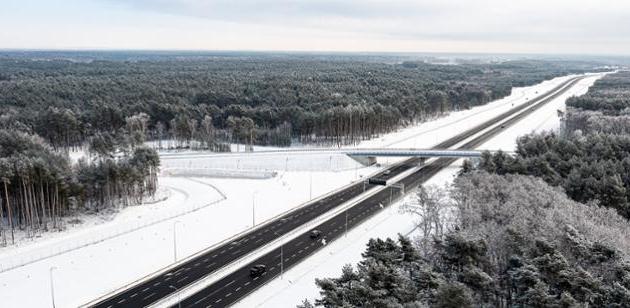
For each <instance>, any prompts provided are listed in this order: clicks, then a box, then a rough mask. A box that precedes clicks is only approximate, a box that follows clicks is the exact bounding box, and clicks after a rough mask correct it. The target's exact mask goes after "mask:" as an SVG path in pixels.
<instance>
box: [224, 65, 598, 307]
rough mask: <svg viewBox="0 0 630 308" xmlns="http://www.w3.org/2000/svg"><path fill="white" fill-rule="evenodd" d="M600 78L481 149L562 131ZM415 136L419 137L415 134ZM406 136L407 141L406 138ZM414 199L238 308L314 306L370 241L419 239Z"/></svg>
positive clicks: (449, 175) (442, 175)
mask: <svg viewBox="0 0 630 308" xmlns="http://www.w3.org/2000/svg"><path fill="white" fill-rule="evenodd" d="M598 78H601V75H596V76H593V77H589V78H586V79H584V80H582V81H580V82H579V83H578V84H577V85H576V86H574V87H573V88H572V89H571V90H569V91H568V92H567V93H566V94H563V95H561V96H560V97H558V98H556V99H554V100H553V101H552V102H550V103H549V104H548V105H546V106H544V107H543V108H540V109H539V110H537V111H535V112H534V113H532V114H531V115H529V116H528V117H527V118H525V119H524V120H522V121H520V122H518V123H516V124H515V125H514V126H512V127H510V128H507V129H506V130H505V131H504V132H502V133H501V134H499V135H498V136H496V137H495V138H492V139H491V140H489V141H488V142H486V143H485V144H483V145H482V146H481V147H480V148H483V149H502V150H506V151H512V150H514V149H515V146H516V138H517V136H520V135H523V134H527V133H530V132H532V131H541V130H552V129H557V128H558V127H559V124H560V122H559V119H558V117H557V110H558V109H560V110H564V102H565V101H566V99H567V98H568V97H570V96H573V95H582V94H584V93H586V92H587V91H588V87H590V86H591V85H592V84H593V83H594V82H595V80H597V79H598ZM410 134H412V135H413V133H410ZM402 138H406V137H404V136H403V137H402ZM406 142H409V141H406ZM412 142H413V141H412ZM462 161H463V160H458V161H456V162H455V163H454V164H453V165H451V166H449V167H448V168H446V169H444V170H442V171H441V172H439V173H438V174H437V175H436V176H434V177H432V178H431V179H430V180H429V181H428V182H427V185H441V186H442V185H445V184H448V183H450V182H452V180H453V179H454V178H455V176H456V174H457V172H458V171H459V168H460V166H461V163H462ZM412 199H413V196H407V197H406V198H404V199H402V200H400V201H399V202H397V203H396V204H395V205H393V206H392V207H391V208H389V209H387V210H385V211H383V212H381V213H379V214H377V215H375V216H374V217H372V218H371V219H369V220H368V221H366V222H365V223H363V224H362V225H361V226H359V227H358V228H355V229H353V230H352V231H350V232H349V233H348V236H347V237H344V238H340V239H339V240H337V241H335V242H332V243H329V244H328V245H327V246H326V247H325V248H323V249H322V250H320V251H319V252H317V253H315V254H314V255H312V256H311V257H309V258H308V259H307V260H306V261H304V262H302V263H300V264H298V265H296V266H295V267H293V268H292V269H290V270H288V271H286V272H285V273H284V277H283V279H274V280H273V281H271V282H269V283H268V284H266V285H265V286H263V287H262V288H260V289H259V290H257V291H255V292H253V293H252V294H251V295H250V296H248V297H246V298H244V299H243V300H241V301H240V302H238V303H237V304H236V305H235V307H295V305H297V304H298V303H300V302H301V301H302V300H303V299H305V298H308V299H310V300H311V302H312V301H313V299H314V298H316V297H318V292H319V290H318V289H317V287H316V286H315V279H316V278H323V277H337V276H339V275H340V274H341V268H342V267H343V265H345V264H353V265H354V264H356V263H357V262H358V261H360V260H361V253H362V252H363V251H364V250H365V245H366V243H367V241H368V240H369V239H370V238H374V237H380V238H386V237H391V238H395V237H396V236H397V235H398V234H399V233H402V234H410V235H412V236H413V233H412V232H413V230H414V227H415V226H414V219H415V218H414V217H412V216H410V215H407V214H401V213H400V212H399V208H400V206H401V205H402V204H405V203H406V202H411V200H412Z"/></svg>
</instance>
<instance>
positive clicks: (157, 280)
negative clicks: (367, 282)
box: [87, 78, 580, 308]
mask: <svg viewBox="0 0 630 308" xmlns="http://www.w3.org/2000/svg"><path fill="white" fill-rule="evenodd" d="M579 79H580V78H573V79H571V80H568V81H566V82H564V83H562V84H561V85H559V86H558V87H556V88H554V89H552V90H551V91H549V92H547V93H545V94H542V95H540V96H538V97H536V98H534V99H532V100H530V101H528V102H527V103H524V104H522V105H519V106H517V107H515V108H512V109H511V110H510V111H508V112H505V113H503V114H501V115H498V116H496V117H494V118H492V119H490V120H488V121H486V122H484V123H482V124H480V125H477V126H476V127H474V128H473V129H470V130H468V131H465V132H462V133H460V134H458V135H457V136H455V137H453V138H450V139H448V140H446V141H444V142H442V143H440V144H438V145H436V146H435V148H436V149H448V148H450V147H453V146H454V145H456V144H458V143H460V142H462V141H464V140H466V139H468V138H470V137H472V136H473V135H475V134H477V133H478V132H480V131H482V130H484V129H488V128H490V127H492V126H493V125H494V124H496V123H497V122H499V121H500V120H503V119H505V118H507V117H509V116H511V115H513V114H515V113H517V112H520V111H523V110H525V109H527V108H530V107H531V108H530V109H529V110H526V111H525V112H524V113H529V112H531V111H533V110H531V109H532V108H536V106H538V107H540V106H541V105H542V104H544V103H546V102H547V101H549V100H551V99H552V98H553V97H556V96H558V95H560V94H561V93H563V92H564V91H565V90H566V89H568V88H570V87H571V86H572V85H573V84H575V82H577V80H579ZM551 93H555V94H553V95H552V96H551V97H550V98H546V99H545V97H546V96H547V95H549V94H551ZM524 116H526V115H517V116H516V117H514V119H511V120H509V121H507V122H506V123H505V124H504V125H503V126H507V125H510V124H511V123H515V121H518V120H520V119H521V118H523V117H524ZM510 121H512V122H510ZM508 122H509V123H508ZM501 129H502V128H501V126H497V127H495V128H492V129H490V130H489V131H488V132H486V133H484V134H483V135H481V136H479V137H476V138H475V139H473V140H471V141H469V142H467V143H466V144H465V145H462V146H460V147H459V149H471V148H474V147H476V146H478V145H480V144H481V143H483V142H485V141H486V140H487V139H489V138H491V137H492V136H494V135H496V134H497V133H499V132H500V131H501ZM455 160H456V158H440V159H437V160H435V161H434V162H433V163H431V164H429V165H427V166H425V167H423V168H422V169H420V170H418V171H417V172H414V173H412V174H411V175H409V176H406V177H405V178H404V179H402V180H401V182H402V183H404V184H405V187H406V188H412V187H416V186H418V185H419V184H421V183H422V182H424V181H425V180H426V179H428V178H430V177H431V176H433V175H434V174H435V173H437V172H438V171H439V170H441V169H442V168H443V167H445V166H447V165H449V164H450V163H452V162H453V161H455ZM422 161H423V158H411V159H407V160H405V161H402V162H400V163H398V164H395V165H393V166H391V167H389V168H388V169H387V170H389V173H387V172H385V170H383V171H381V172H379V173H378V174H377V175H376V177H379V178H382V179H386V180H387V179H391V178H393V177H396V176H397V175H399V174H401V173H403V172H405V171H407V170H409V169H411V168H414V167H417V166H418V164H419V163H421V162H422ZM363 186H364V185H363V182H357V183H353V184H351V185H349V186H347V187H345V188H343V189H341V190H339V191H337V192H335V193H332V194H330V195H328V196H325V197H323V198H321V199H317V200H314V201H313V202H310V203H307V204H306V205H305V206H302V207H300V208H298V209H296V210H294V211H291V212H289V213H287V214H285V215H282V216H280V217H278V218H276V219H275V220H273V221H270V222H267V223H265V224H263V225H259V226H257V227H256V228H253V229H252V230H251V231H249V232H246V233H244V234H242V235H240V236H238V237H237V238H235V239H234V240H232V241H230V242H226V243H223V244H221V245H218V246H216V247H214V248H212V249H209V250H207V251H204V252H202V253H198V254H197V255H196V256H194V257H192V258H189V259H188V260H187V261H186V262H183V263H182V264H178V265H177V266H174V267H172V268H170V269H169V270H164V271H162V272H161V273H159V274H156V275H153V276H152V277H149V278H147V279H142V280H141V282H138V283H136V284H135V285H132V286H131V287H126V288H123V289H121V290H119V291H118V292H115V293H114V294H110V295H108V296H106V297H105V298H101V299H98V300H95V301H94V302H93V303H90V304H88V305H87V306H89V307H103V308H113V307H146V306H149V305H151V304H153V303H155V302H156V301H158V300H160V299H162V298H164V297H166V296H169V295H171V294H173V293H174V292H176V291H177V290H181V289H182V288H184V287H186V286H187V285H189V284H191V283H194V282H196V281H198V280H199V279H202V278H204V277H206V276H208V275H209V274H212V273H213V272H216V271H217V270H218V269H220V268H222V267H223V266H225V265H227V264H230V263H231V262H233V261H235V260H238V259H239V258H241V257H243V256H245V255H247V254H249V253H251V252H252V251H255V250H257V249H259V248H261V247H263V246H264V245H266V244H267V243H270V242H272V241H274V240H275V239H277V238H278V237H280V236H282V235H284V234H286V233H288V232H290V231H292V230H294V229H296V228H298V227H299V226H301V225H303V224H305V223H307V222H309V221H311V220H313V219H315V218H316V217H318V216H320V215H322V214H324V213H327V212H328V211H330V210H332V209H334V208H336V207H338V206H339V205H341V204H343V203H344V202H346V201H348V200H350V199H352V198H355V197H357V196H359V195H361V194H363V193H364V187H363ZM371 189H374V186H371V185H368V186H367V187H366V190H371ZM389 196H390V192H389V190H387V189H386V190H382V191H380V192H378V193H377V194H375V195H373V196H371V197H370V198H368V199H366V200H364V201H362V202H360V203H358V204H356V205H355V206H353V207H352V208H350V209H349V210H348V211H347V212H344V213H342V214H339V215H337V216H335V217H333V218H332V219H330V220H329V221H327V222H325V223H323V224H322V225H320V226H317V227H316V229H318V230H321V231H322V233H323V234H322V236H323V237H325V238H326V240H327V241H330V240H334V239H335V238H337V237H338V236H340V235H341V234H343V232H345V228H346V213H347V217H348V223H347V226H348V228H351V227H353V226H356V225H357V224H359V223H360V222H361V221H363V220H365V219H367V218H368V217H370V216H371V215H373V214H374V213H376V212H377V211H378V210H380V209H381V208H382V207H381V204H385V205H386V204H387V203H388V202H385V201H389ZM318 243H319V242H316V241H312V240H310V237H309V236H308V235H307V234H305V235H301V236H299V237H298V238H296V239H295V240H292V241H290V242H288V243H286V244H285V245H284V246H283V248H282V250H283V251H282V256H283V259H284V262H283V267H284V269H287V268H289V267H290V266H292V265H294V264H296V263H297V262H299V261H300V260H302V259H303V258H305V257H306V256H308V255H309V254H311V253H313V252H314V251H316V250H317V249H318V248H320V247H321V244H318ZM280 250H281V249H280V248H278V249H276V250H274V251H272V252H271V253H268V254H266V255H264V256H262V257H261V258H260V259H259V260H256V261H255V262H253V263H252V264H254V263H255V264H258V263H262V264H268V265H269V266H268V271H267V273H266V274H265V275H264V276H261V277H259V278H257V279H256V280H252V279H250V278H249V265H246V266H244V267H242V268H240V269H238V270H236V271H235V272H233V273H231V274H229V275H228V276H226V277H225V278H224V279H222V280H220V281H218V282H216V283H214V284H212V285H210V286H208V287H207V288H205V289H203V290H201V291H200V292H198V293H196V294H195V295H193V296H191V297H190V298H187V299H185V300H184V301H183V302H182V306H186V307H197V306H213V307H218V306H226V305H229V304H230V303H233V302H235V301H237V300H238V299H239V298H241V297H242V296H244V295H246V294H248V293H249V292H252V291H253V290H255V289H256V288H258V287H260V286H261V285H262V284H263V283H264V282H266V281H268V280H269V279H272V278H273V277H275V276H277V275H278V274H279V273H280V267H279V266H280V265H279V264H280ZM274 264H275V265H277V266H274Z"/></svg>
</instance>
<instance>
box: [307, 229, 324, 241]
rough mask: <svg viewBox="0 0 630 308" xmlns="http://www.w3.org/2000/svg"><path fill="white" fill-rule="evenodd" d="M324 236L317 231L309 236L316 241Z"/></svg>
mask: <svg viewBox="0 0 630 308" xmlns="http://www.w3.org/2000/svg"><path fill="white" fill-rule="evenodd" d="M321 235H322V232H321V231H319V230H317V229H315V230H313V231H311V234H310V235H309V236H310V237H311V238H312V239H316V238H319V237H320V236H321Z"/></svg>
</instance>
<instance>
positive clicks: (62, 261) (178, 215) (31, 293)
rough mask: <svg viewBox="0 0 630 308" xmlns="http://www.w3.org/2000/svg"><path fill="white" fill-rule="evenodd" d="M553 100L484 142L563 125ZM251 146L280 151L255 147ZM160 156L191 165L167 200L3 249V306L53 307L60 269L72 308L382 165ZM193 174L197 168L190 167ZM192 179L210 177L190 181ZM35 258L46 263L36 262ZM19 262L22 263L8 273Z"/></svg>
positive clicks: (441, 122) (493, 108)
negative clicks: (263, 175)
mask: <svg viewBox="0 0 630 308" xmlns="http://www.w3.org/2000/svg"><path fill="white" fill-rule="evenodd" d="M568 78H570V76H565V77H561V78H556V79H553V80H550V81H546V82H543V83H541V84H539V85H536V86H533V87H526V88H515V89H514V90H513V93H512V95H511V96H510V97H508V98H505V99H502V100H499V101H496V102H492V103H490V104H487V105H484V106H479V107H476V108H473V109H470V110H464V111H459V112H453V113H451V114H449V115H448V116H445V117H443V118H439V119H435V120H433V121H430V122H426V123H423V124H421V125H417V126H413V127H408V128H405V129H401V130H399V131H397V132H394V133H392V134H387V135H384V136H382V137H380V138H375V139H373V140H369V141H365V142H362V143H361V144H359V145H358V147H379V146H390V147H419V148H428V147H431V146H432V145H433V144H436V143H437V142H439V141H441V140H444V139H446V138H448V137H450V136H452V135H454V134H456V133H458V132H460V131H462V130H464V129H467V128H470V127H472V126H473V125H476V124H478V123H481V122H483V121H485V120H487V119H489V118H491V117H493V116H495V115H496V114H498V113H501V112H503V111H506V110H508V109H510V108H511V107H512V104H514V105H518V104H521V103H523V102H524V101H525V99H526V98H533V97H534V96H536V94H535V93H536V92H537V91H538V92H540V93H542V92H544V91H546V90H548V89H551V88H553V87H555V86H556V85H558V84H559V83H561V82H562V81H564V80H567V79H568ZM594 78H595V77H593V78H590V79H589V80H590V81H588V82H587V81H582V82H580V84H579V85H578V86H577V87H575V88H574V89H572V90H571V91H572V92H576V93H578V92H579V91H578V89H581V91H582V92H579V93H583V91H585V90H586V87H587V86H588V85H589V82H590V83H592V81H593V80H594ZM556 101H559V102H558V103H557V106H556V105H554V107H553V108H552V107H549V108H547V107H545V108H542V109H541V110H539V111H537V112H536V114H538V115H532V116H530V117H528V118H527V119H526V120H525V121H523V122H522V123H519V124H518V125H516V126H514V127H513V128H509V129H506V131H505V132H504V133H503V134H501V135H500V136H498V137H497V138H494V139H493V140H491V141H490V142H488V143H487V144H486V145H484V146H483V147H484V148H490V147H495V148H496V147H501V148H503V146H505V148H508V147H510V148H513V144H514V138H515V136H517V135H520V134H523V133H527V132H529V131H530V130H531V129H532V128H536V129H551V128H554V127H557V119H556V118H555V115H556V111H555V110H556V109H560V108H561V107H562V106H561V105H562V104H563V100H562V99H557V100H556ZM555 103H556V102H555V101H554V104H555ZM543 110H546V111H544V112H543ZM550 114H553V116H551V115H550ZM534 119H535V120H534ZM554 121H555V123H556V124H554ZM521 124H523V125H521ZM521 126H522V127H521ZM254 150H255V151H260V150H275V148H266V147H256V148H255V149H254ZM79 155H80V154H77V156H79ZM161 155H162V164H163V170H164V171H165V174H166V173H167V171H168V170H169V169H170V170H182V169H186V171H179V172H182V173H181V174H179V175H181V176H178V177H169V176H161V177H160V179H159V182H160V185H161V187H162V188H161V189H163V190H164V191H165V192H166V193H165V194H166V195H169V197H168V198H167V199H166V200H163V201H159V202H155V203H151V204H145V205H142V206H135V207H130V208H126V209H123V210H121V211H120V212H119V213H118V214H116V215H109V216H107V217H106V219H103V218H102V217H96V218H88V217H86V216H83V217H81V219H82V220H83V223H82V224H81V226H78V227H76V228H72V229H70V230H67V231H65V232H58V233H50V234H47V235H46V237H43V238H39V239H36V240H34V241H32V242H27V243H23V244H22V245H20V246H19V247H10V248H4V249H2V250H0V302H2V303H3V306H6V307H46V306H50V303H51V296H50V295H51V294H50V289H49V288H50V273H51V271H50V269H51V268H52V267H54V268H55V269H54V270H53V271H52V274H53V280H54V282H55V300H56V304H57V307H76V306H78V305H80V304H84V303H87V302H89V301H91V300H93V299H95V298H97V297H99V296H102V295H104V294H106V293H108V292H111V291H113V290H115V289H118V288H120V287H121V286H123V285H126V284H129V283H131V282H133V281H136V280H137V279H140V278H141V277H144V276H146V275H149V274H151V273H153V272H155V271H157V270H159V269H161V268H163V267H165V266H167V265H169V264H171V263H172V262H173V259H174V249H173V246H174V241H173V239H174V235H175V236H176V239H177V241H176V244H177V256H178V259H181V258H184V257H186V256H189V255H191V254H194V253H195V252H198V251H200V250H202V249H204V248H207V247H208V246H211V245H213V244H216V243H218V242H221V241H223V240H225V239H226V238H229V237H231V236H233V235H235V234H238V233H239V232H243V231H245V230H247V229H248V228H251V225H252V207H254V208H255V220H256V223H257V224H258V223H260V222H262V221H264V220H267V219H271V218H273V217H275V216H277V215H279V214H280V213H283V212H285V211H287V210H290V209H292V208H295V207H296V206H299V205H300V204H303V203H304V202H306V201H308V200H310V199H312V198H315V197H317V196H320V195H322V194H325V193H328V192H330V191H331V190H334V189H338V188H339V187H341V186H343V185H346V184H349V183H350V182H351V181H353V180H357V179H359V178H360V177H361V176H365V175H367V174H370V173H373V172H375V171H377V170H378V169H377V167H368V168H364V167H361V166H360V165H359V164H357V163H356V162H355V161H354V160H352V159H350V158H348V157H347V156H345V155H340V154H331V153H268V154H265V153H257V154H256V155H251V154H248V153H235V154H217V155H213V156H212V157H208V155H200V154H199V152H193V151H183V152H179V153H176V154H173V153H171V152H168V153H166V152H164V153H161ZM394 160H395V159H393V158H392V159H383V160H381V161H380V162H381V163H391V162H393V161H394ZM204 170H205V171H204ZM208 170H215V171H216V172H218V173H222V174H223V173H232V174H235V175H237V174H247V173H251V172H254V171H257V173H254V174H261V173H265V172H277V175H276V176H275V177H269V178H264V179H252V178H216V177H209V176H214V175H216V174H213V173H212V172H210V171H208ZM456 170H457V168H448V169H446V170H445V171H442V172H441V173H440V174H438V175H437V176H436V177H434V178H433V179H431V182H435V183H438V182H445V181H449V180H450V179H452V176H453V174H454V173H455V172H456ZM189 171H190V172H191V173H187V172H189ZM200 172H209V174H205V173H204V174H199V173H200ZM195 173H196V174H195ZM190 175H204V177H186V176H190ZM163 196H165V195H163ZM412 220H413V219H412V218H410V217H408V216H406V215H400V214H397V213H396V211H395V210H387V211H384V212H383V213H381V214H379V215H377V216H375V217H373V218H372V219H370V220H369V221H368V222H366V223H365V224H363V225H361V226H360V227H359V228H356V229H355V230H353V231H351V232H350V233H349V235H348V237H347V239H343V240H340V241H336V242H333V243H330V244H329V245H328V246H327V247H326V248H325V249H323V250H322V251H320V252H318V253H317V254H315V255H314V256H313V257H312V258H309V259H308V260H307V261H305V262H303V263H301V264H299V265H298V266H296V267H294V268H293V269H291V270H289V271H287V272H286V274H285V277H284V280H279V279H276V280H274V281H273V282H271V283H270V284H269V285H267V286H265V287H263V288H261V289H260V290H259V291H258V292H255V293H254V294H253V295H252V296H250V297H248V298H246V299H245V300H244V301H242V302H241V303H240V306H242V307H252V306H257V305H258V304H261V305H262V306H265V307H293V306H294V305H295V304H296V303H298V302H299V301H300V300H301V299H303V298H305V297H310V298H312V297H314V296H316V295H317V290H316V289H315V285H314V283H313V279H314V278H315V277H326V276H337V275H338V274H339V272H340V270H341V266H342V265H343V264H346V263H355V262H356V261H357V260H359V257H360V253H361V252H362V251H363V249H364V245H365V243H366V241H367V239H369V238H371V237H375V236H395V235H396V233H398V232H403V233H404V232H407V231H409V230H411V229H412V227H413V221H412ZM64 251H66V252H64ZM51 255H52V256H51ZM38 258H43V259H42V260H39V261H37V262H30V261H32V260H36V259H38ZM19 264H25V265H24V266H20V267H17V268H15V269H11V270H6V269H7V268H10V267H13V266H15V265H19ZM3 269H5V270H3Z"/></svg>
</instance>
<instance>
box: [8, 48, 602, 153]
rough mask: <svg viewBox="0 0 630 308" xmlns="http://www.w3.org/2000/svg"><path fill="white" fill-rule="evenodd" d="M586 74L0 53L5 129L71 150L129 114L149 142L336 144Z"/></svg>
mask: <svg viewBox="0 0 630 308" xmlns="http://www.w3.org/2000/svg"><path fill="white" fill-rule="evenodd" d="M591 67H592V65H587V64H585V63H567V62H565V63H563V62H549V61H508V62H503V63H488V64H462V65H433V64H427V63H422V62H405V63H394V64H391V63H388V64H385V63H379V62H367V61H364V60H362V59H353V58H351V57H350V58H348V57H344V58H342V59H336V58H335V57H330V58H326V57H310V58H309V57H290V56H286V57H283V56H277V57H256V56H225V57H220V56H219V57H213V58H209V59H208V58H201V59H200V58H187V59H185V60H176V59H172V58H170V59H169V58H160V60H138V61H121V60H115V58H113V59H107V60H95V61H85V62H79V61H71V60H63V59H57V58H50V59H46V60H45V61H37V60H31V59H29V60H26V59H23V58H21V57H17V58H10V57H7V58H0V73H2V76H3V79H2V80H1V81H0V107H1V108H0V127H2V128H5V129H19V130H22V131H26V132H28V133H32V134H38V135H40V136H42V137H43V138H44V139H45V140H47V141H48V142H49V143H50V144H51V145H52V146H53V147H55V148H59V147H65V148H67V147H71V146H78V145H81V144H83V143H84V142H85V141H86V140H88V139H89V138H90V137H91V136H93V135H95V134H96V133H103V132H107V133H110V134H115V133H116V132H117V131H120V130H123V129H124V128H125V126H126V118H127V117H129V116H130V115H134V114H139V113H144V114H146V115H147V116H148V122H147V135H148V136H149V138H150V139H158V138H165V137H166V138H169V139H173V140H177V142H178V145H177V146H187V145H189V143H190V140H195V141H196V142H197V143H195V144H197V145H198V144H199V143H198V142H201V143H203V144H204V145H205V146H206V147H208V148H211V149H221V148H225V147H224V146H222V145H221V144H222V143H227V142H235V141H236V142H241V143H252V144H273V145H282V146H285V145H289V144H290V143H291V142H293V141H299V142H302V143H327V144H337V145H341V144H349V143H356V142H358V141H360V140H364V139H368V138H373V137H374V136H377V135H379V134H382V133H386V132H389V131H392V130H394V129H397V128H399V127H400V126H403V125H408V124H411V123H415V122H418V121H424V120H426V119H427V118H430V117H434V116H436V115H440V114H443V113H446V112H449V111H452V110H459V109H466V108H470V107H473V106H476V105H480V104H484V103H486V102H488V101H491V100H494V99H497V98H501V97H504V96H506V95H509V94H510V92H511V89H512V87H514V86H525V85H531V84H534V83H537V82H540V81H543V80H545V79H549V78H552V77H556V76H560V75H564V74H568V73H580V72H583V71H585V70H586V69H588V68H591ZM204 121H205V123H204ZM209 124H212V125H209ZM252 124H253V127H252ZM210 126H212V127H213V129H214V134H215V137H214V139H215V140H213V141H210V140H209V139H208V138H210V137H209V136H210V134H208V130H207V128H208V127H210Z"/></svg>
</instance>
